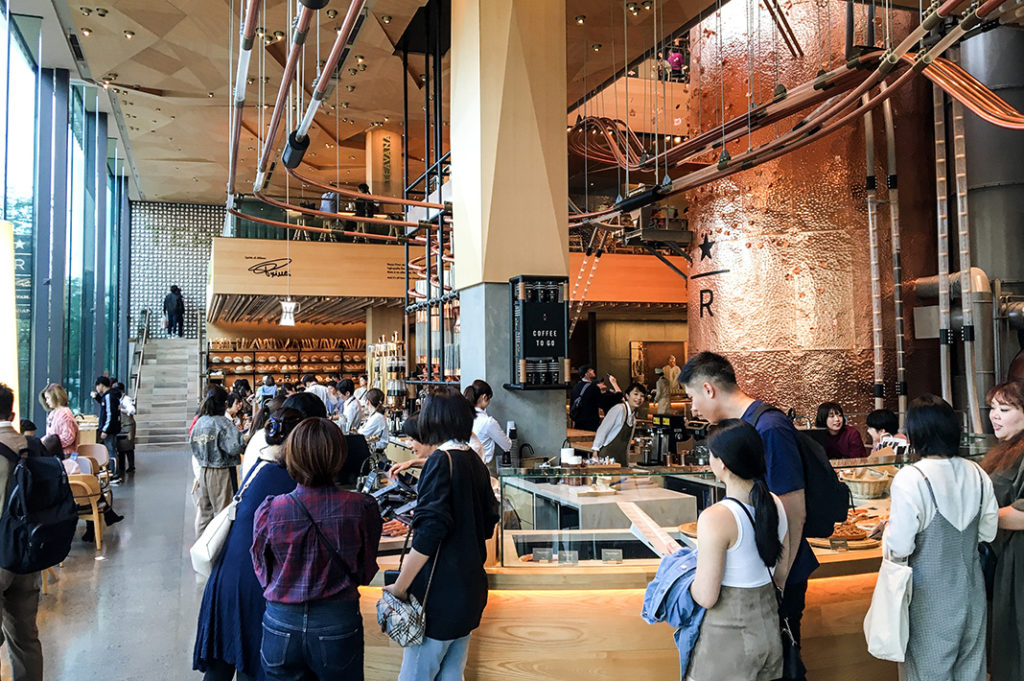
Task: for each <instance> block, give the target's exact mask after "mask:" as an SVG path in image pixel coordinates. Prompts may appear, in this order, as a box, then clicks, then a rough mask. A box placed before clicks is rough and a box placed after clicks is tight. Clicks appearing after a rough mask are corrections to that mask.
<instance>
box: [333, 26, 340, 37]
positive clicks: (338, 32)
mask: <svg viewBox="0 0 1024 681" xmlns="http://www.w3.org/2000/svg"><path fill="white" fill-rule="evenodd" d="M334 32H335V33H337V34H338V35H341V26H339V27H338V28H336V29H334Z"/></svg>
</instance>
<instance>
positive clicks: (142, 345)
mask: <svg viewBox="0 0 1024 681" xmlns="http://www.w3.org/2000/svg"><path fill="white" fill-rule="evenodd" d="M139 325H140V326H141V327H142V331H141V332H140V333H139V337H138V338H137V339H136V341H135V343H136V346H137V347H136V352H137V353H138V355H139V361H138V363H137V364H136V365H135V366H134V367H132V369H133V371H132V401H134V402H135V403H136V404H138V397H139V385H140V384H141V382H142V358H143V355H145V353H146V341H147V340H149V310H141V311H140V312H139Z"/></svg>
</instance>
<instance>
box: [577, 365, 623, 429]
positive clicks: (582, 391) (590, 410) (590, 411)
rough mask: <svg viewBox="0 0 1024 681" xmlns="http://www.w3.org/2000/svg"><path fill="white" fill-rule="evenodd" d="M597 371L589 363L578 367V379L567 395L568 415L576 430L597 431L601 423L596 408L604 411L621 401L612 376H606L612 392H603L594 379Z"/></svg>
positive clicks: (616, 382) (616, 384)
mask: <svg viewBox="0 0 1024 681" xmlns="http://www.w3.org/2000/svg"><path fill="white" fill-rule="evenodd" d="M596 378H597V373H596V371H595V370H594V367H592V366H591V365H589V364H584V365H583V366H581V367H580V381H579V383H577V384H576V385H575V386H573V389H572V392H571V393H570V395H569V417H570V418H571V419H572V421H573V427H574V428H576V429H578V430H591V431H595V432H596V431H597V427H598V426H599V425H601V415H600V414H599V413H598V409H604V410H605V411H606V412H607V411H608V410H609V409H611V408H612V407H614V406H615V405H616V404H618V403H619V402H621V401H622V391H620V390H619V383H618V381H616V380H615V377H614V376H609V377H608V382H609V383H611V387H612V392H603V391H602V390H601V389H600V387H599V385H598V384H599V381H597V380H596Z"/></svg>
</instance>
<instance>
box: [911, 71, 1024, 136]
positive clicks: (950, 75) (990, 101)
mask: <svg viewBox="0 0 1024 681" xmlns="http://www.w3.org/2000/svg"><path fill="white" fill-rule="evenodd" d="M924 75H925V77H927V78H928V79H929V80H931V81H932V82H933V83H935V84H936V85H937V86H939V87H940V88H941V89H942V90H943V91H944V92H946V93H947V94H949V95H950V96H951V97H953V98H955V99H956V100H957V101H959V102H960V103H961V104H963V105H964V106H965V107H967V108H968V109H970V110H971V111H972V112H974V113H975V114H976V115H977V116H978V117H980V118H981V119H982V120H985V121H987V122H989V123H991V124H993V125H996V126H999V127H1002V128H1008V129H1011V130H1024V114H1022V113H1021V112H1020V111H1018V110H1016V109H1014V108H1013V107H1012V106H1011V105H1010V104H1009V103H1008V102H1006V100H1004V99H1002V98H1001V97H999V96H998V95H997V94H996V93H994V92H992V90H990V89H989V88H987V87H985V85H984V84H983V83H981V82H980V81H978V80H977V79H976V78H975V77H974V76H972V75H971V74H970V73H968V72H967V71H964V70H963V69H962V68H960V67H959V66H958V65H956V64H954V63H953V62H950V61H948V60H946V59H936V60H935V61H934V62H932V63H931V64H929V65H928V66H927V67H926V68H925V69H924Z"/></svg>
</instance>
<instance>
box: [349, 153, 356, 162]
mask: <svg viewBox="0 0 1024 681" xmlns="http://www.w3.org/2000/svg"><path fill="white" fill-rule="evenodd" d="M348 159H349V160H350V161H354V160H356V157H355V154H349V157H348Z"/></svg>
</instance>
